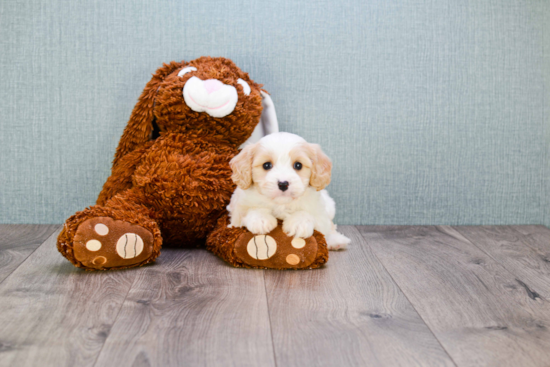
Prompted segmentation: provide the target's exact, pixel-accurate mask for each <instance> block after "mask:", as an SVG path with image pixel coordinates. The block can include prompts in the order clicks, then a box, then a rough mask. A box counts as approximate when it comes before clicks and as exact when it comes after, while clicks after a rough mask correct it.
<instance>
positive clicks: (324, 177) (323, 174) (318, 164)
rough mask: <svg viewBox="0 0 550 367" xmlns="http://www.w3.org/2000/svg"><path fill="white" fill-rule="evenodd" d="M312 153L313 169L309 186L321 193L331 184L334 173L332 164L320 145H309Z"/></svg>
mask: <svg viewBox="0 0 550 367" xmlns="http://www.w3.org/2000/svg"><path fill="white" fill-rule="evenodd" d="M308 145H309V147H310V151H311V152H312V153H313V157H312V161H313V166H312V167H311V178H310V179H309V184H310V185H311V186H313V187H315V188H316V189H317V191H320V190H322V189H324V188H325V187H327V186H328V184H329V183H330V176H331V172H332V162H331V161H330V158H329V157H327V155H326V154H325V153H323V151H322V150H321V147H320V146H319V145H318V144H308Z"/></svg>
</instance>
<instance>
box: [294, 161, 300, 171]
mask: <svg viewBox="0 0 550 367" xmlns="http://www.w3.org/2000/svg"><path fill="white" fill-rule="evenodd" d="M294 169H295V170H296V171H299V170H301V169H302V163H300V162H296V163H294Z"/></svg>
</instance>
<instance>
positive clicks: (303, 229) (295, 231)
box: [283, 213, 315, 238]
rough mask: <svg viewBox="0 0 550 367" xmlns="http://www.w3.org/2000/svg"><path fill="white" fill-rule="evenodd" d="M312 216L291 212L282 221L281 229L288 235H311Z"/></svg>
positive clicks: (302, 236)
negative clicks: (291, 213)
mask: <svg viewBox="0 0 550 367" xmlns="http://www.w3.org/2000/svg"><path fill="white" fill-rule="evenodd" d="M314 225H315V223H314V220H313V217H312V216H311V215H309V214H307V215H306V214H300V213H297V214H293V215H291V216H289V217H288V218H287V219H285V220H284V221H283V231H284V232H285V233H286V234H287V236H289V237H300V238H307V237H311V236H312V235H313V229H314Z"/></svg>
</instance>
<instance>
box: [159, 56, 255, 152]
mask: <svg viewBox="0 0 550 367" xmlns="http://www.w3.org/2000/svg"><path fill="white" fill-rule="evenodd" d="M260 91H261V85H260V84H256V83H255V82H254V81H253V80H251V79H250V78H249V76H248V74H247V73H245V72H243V71H242V70H241V69H239V68H238V67H237V66H236V65H235V64H234V63H233V62H232V61H231V60H228V59H225V58H211V57H201V58H198V59H196V60H193V61H190V62H189V63H185V64H183V65H182V66H181V67H179V68H178V69H176V70H175V71H173V72H172V73H171V74H170V75H167V76H166V77H165V79H164V81H163V82H162V83H161V84H160V86H159V88H158V91H157V92H156V96H155V107H154V111H153V113H154V116H155V121H156V123H157V125H158V127H159V129H160V131H161V132H191V131H193V132H197V133H205V134H206V135H209V136H212V137H216V138H219V139H220V140H225V141H229V142H230V143H232V144H234V145H236V146H239V145H240V144H242V143H244V142H245V141H246V139H248V137H250V135H251V134H252V131H253V130H254V128H255V127H256V125H257V124H258V121H259V120H260V115H261V113H262V96H261V94H260Z"/></svg>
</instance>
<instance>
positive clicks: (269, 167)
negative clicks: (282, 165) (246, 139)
mask: <svg viewBox="0 0 550 367" xmlns="http://www.w3.org/2000/svg"><path fill="white" fill-rule="evenodd" d="M263 167H264V169H265V170H266V171H269V170H270V169H271V168H273V165H272V164H271V162H265V163H264V165H263Z"/></svg>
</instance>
